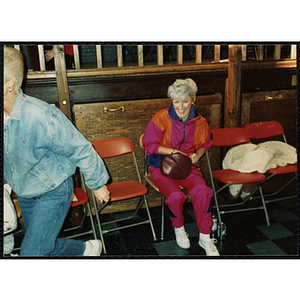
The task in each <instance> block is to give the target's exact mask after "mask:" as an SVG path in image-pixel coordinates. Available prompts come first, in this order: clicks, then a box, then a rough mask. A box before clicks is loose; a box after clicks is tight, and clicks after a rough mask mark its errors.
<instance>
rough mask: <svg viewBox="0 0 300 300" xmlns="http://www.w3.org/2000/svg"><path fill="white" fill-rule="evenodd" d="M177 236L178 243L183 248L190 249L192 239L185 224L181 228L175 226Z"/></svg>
mask: <svg viewBox="0 0 300 300" xmlns="http://www.w3.org/2000/svg"><path fill="white" fill-rule="evenodd" d="M174 231H175V237H176V243H177V245H178V246H179V247H180V248H182V249H188V248H190V247H191V244H190V240H189V238H188V234H187V233H186V232H185V229H184V226H182V227H180V228H175V227H174Z"/></svg>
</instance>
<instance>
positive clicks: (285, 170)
mask: <svg viewBox="0 0 300 300" xmlns="http://www.w3.org/2000/svg"><path fill="white" fill-rule="evenodd" d="M267 172H268V173H271V174H288V173H294V172H297V165H288V166H286V167H277V168H275V169H269V170H268V171H267Z"/></svg>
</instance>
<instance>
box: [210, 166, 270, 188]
mask: <svg viewBox="0 0 300 300" xmlns="http://www.w3.org/2000/svg"><path fill="white" fill-rule="evenodd" d="M212 173H213V176H214V177H215V178H216V179H217V180H219V181H221V182H223V183H226V184H243V183H251V182H258V181H263V180H265V178H266V176H265V175H264V174H261V173H258V172H252V173H241V172H239V171H234V170H230V169H226V170H216V171H213V172H212Z"/></svg>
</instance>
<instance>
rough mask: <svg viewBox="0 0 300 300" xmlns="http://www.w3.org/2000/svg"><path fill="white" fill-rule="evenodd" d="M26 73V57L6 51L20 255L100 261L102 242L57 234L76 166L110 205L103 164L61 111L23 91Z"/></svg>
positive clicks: (11, 180)
mask: <svg viewBox="0 0 300 300" xmlns="http://www.w3.org/2000/svg"><path fill="white" fill-rule="evenodd" d="M23 73H24V65H23V56H22V54H21V52H20V51H18V50H17V49H14V48H11V47H6V46H4V85H3V94H4V182H7V183H8V184H9V185H10V186H11V188H12V190H13V191H14V192H15V193H16V194H17V196H18V203H19V206H20V209H21V211H22V217H23V222H24V226H25V229H26V233H25V236H24V239H23V241H22V245H21V250H20V256H73V255H74V256H82V255H83V256H99V255H100V253H101V249H102V245H101V242H100V240H91V241H87V242H83V241H79V240H74V239H67V238H58V234H59V232H60V230H61V228H62V226H63V223H64V220H65V218H66V215H67V213H68V211H69V209H70V205H71V197H72V194H73V179H72V175H73V174H74V173H75V170H76V167H79V168H80V170H81V171H82V173H83V174H84V176H85V179H86V184H87V186H88V187H89V188H90V189H91V190H92V191H93V192H94V194H95V196H96V199H97V201H100V202H108V201H109V197H110V196H109V191H108V189H107V186H106V183H107V181H108V179H109V175H108V172H107V170H106V168H105V165H104V162H103V160H102V159H101V157H100V156H99V155H98V154H97V153H96V151H95V150H94V149H93V147H92V145H91V143H90V142H89V141H87V140H86V138H85V137H84V136H83V135H82V134H81V133H80V132H79V131H78V130H77V129H76V128H75V126H74V125H73V124H72V123H71V122H70V121H69V119H68V118H67V117H66V116H65V115H64V114H63V113H62V111H61V110H59V109H58V108H57V107H55V106H52V105H49V104H48V103H46V102H44V101H41V100H39V99H36V98H34V97H30V96H28V95H25V94H24V93H23V92H22V90H21V89H20V87H21V84H22V81H23Z"/></svg>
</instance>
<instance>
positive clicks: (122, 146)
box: [75, 121, 297, 253]
mask: <svg viewBox="0 0 300 300" xmlns="http://www.w3.org/2000/svg"><path fill="white" fill-rule="evenodd" d="M211 133H212V136H213V140H212V145H213V147H227V146H236V145H240V144H244V143H249V142H251V139H260V138H267V137H274V136H278V135H281V136H282V137H283V140H284V142H287V141H286V137H285V134H284V130H283V128H282V126H281V125H280V124H279V123H278V122H276V121H271V122H259V123H251V124H247V125H246V126H245V127H244V128H240V127H237V128H222V129H211ZM92 144H93V146H94V148H95V150H96V151H97V152H98V154H99V155H100V156H101V157H102V158H103V159H109V158H113V157H117V156H121V155H126V154H130V153H131V154H132V161H128V156H126V163H128V164H131V163H132V162H133V163H134V165H135V169H136V173H137V178H138V180H126V181H123V182H117V183H110V184H108V185H107V186H108V189H109V191H110V195H111V200H110V202H109V203H110V204H111V203H114V202H116V201H122V200H127V199H131V198H136V197H139V199H140V200H139V202H138V204H137V207H136V209H135V210H134V211H133V213H132V214H131V215H130V216H129V217H127V218H123V219H119V220H113V221H110V222H105V223H104V222H101V215H100V213H101V211H102V210H103V209H104V208H105V207H106V206H107V205H108V203H105V204H103V205H98V204H97V201H96V199H95V197H94V195H93V193H92V202H93V205H94V208H95V212H96V214H95V215H96V223H97V224H96V226H98V230H99V234H100V238H101V240H102V243H103V251H104V253H107V251H106V247H105V243H104V235H105V234H106V233H108V232H111V231H115V230H121V229H124V228H130V227H132V226H137V225H142V224H149V225H150V228H149V230H151V232H152V235H153V239H154V241H156V240H157V238H156V234H155V230H154V226H153V223H152V219H151V215H150V210H149V206H148V202H147V198H146V194H147V193H148V188H149V187H150V186H152V187H153V188H154V189H155V190H156V191H157V192H159V189H158V188H157V187H156V186H155V184H154V183H153V181H152V180H151V176H150V174H148V172H147V156H146V154H145V178H144V179H145V182H146V185H144V184H143V183H142V179H141V175H140V171H139V167H138V164H137V159H136V155H135V152H134V148H133V145H132V143H131V141H130V140H129V139H127V138H125V137H120V138H113V139H105V140H99V141H93V142H92ZM140 146H141V147H143V144H142V136H141V138H140ZM206 158H207V162H208V169H209V174H210V179H211V186H212V189H213V192H214V202H215V206H214V207H215V208H216V211H217V216H218V219H219V222H222V219H221V215H222V214H225V213H231V212H241V211H247V210H253V209H263V210H264V213H265V217H266V221H267V224H268V225H270V222H269V215H268V211H267V207H266V204H267V203H268V202H270V201H277V200H282V199H286V198H287V197H284V198H279V199H271V200H269V201H266V200H265V197H271V198H272V197H273V196H275V195H276V194H278V193H279V192H281V191H282V190H283V189H284V188H285V187H286V186H287V185H288V184H290V183H291V182H292V181H293V180H295V178H296V173H297V165H289V166H287V167H278V168H276V169H271V170H268V171H267V174H262V173H259V172H252V173H241V172H239V171H234V170H230V169H227V170H224V169H220V170H212V167H211V163H210V158H209V155H208V152H206ZM289 173H295V176H294V177H293V179H291V180H290V181H289V182H288V183H287V184H285V185H283V186H282V187H281V188H280V189H279V190H278V191H277V192H275V193H273V194H270V195H264V193H263V190H262V187H263V184H264V183H265V182H266V181H267V180H270V179H271V178H272V177H274V176H275V175H281V174H289ZM81 180H82V183H83V189H84V191H82V192H83V194H80V193H79V192H80V190H79V189H78V190H77V194H79V197H80V198H85V201H84V202H85V203H84V204H85V205H88V206H87V208H88V212H89V214H90V216H91V223H92V230H91V231H90V232H92V233H93V234H94V237H95V238H96V230H95V225H94V222H93V218H92V214H91V210H90V207H89V204H88V201H87V202H86V198H87V196H86V197H85V196H84V194H85V195H86V194H87V191H86V188H85V184H84V178H83V176H82V174H81ZM216 181H219V182H221V183H222V184H223V186H222V187H221V188H219V189H216V184H215V182H216ZM245 183H256V186H255V188H254V189H253V190H252V191H251V193H250V195H249V196H248V197H246V198H245V199H244V201H243V202H240V203H234V204H224V205H220V204H219V198H218V194H219V193H220V192H221V191H222V190H224V189H225V188H227V187H228V186H230V185H232V184H245ZM256 191H259V193H260V196H258V198H260V199H261V205H258V206H255V207H250V208H249V207H248V208H246V207H244V205H245V204H246V202H247V201H248V200H250V199H254V198H257V197H253V195H254V193H256ZM290 197H294V196H290ZM75 203H76V202H75ZM75 205H76V204H75ZM78 205H80V203H78ZM143 205H145V209H146V212H147V219H146V220H143V221H141V222H137V221H136V220H135V221H134V222H131V223H128V224H127V225H124V226H122V227H117V228H112V229H103V226H104V225H106V224H109V223H116V222H121V221H125V220H129V219H134V218H135V216H136V215H137V213H138V211H139V209H140V208H141V207H142V206H143ZM235 206H238V207H237V208H236V207H235ZM233 207H234V209H233ZM227 208H229V209H227ZM161 212H162V214H161V239H164V197H163V195H161ZM85 216H86V215H85ZM85 216H84V217H85ZM82 234H85V233H82ZM79 235H81V234H79ZM77 236H78V235H77Z"/></svg>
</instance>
